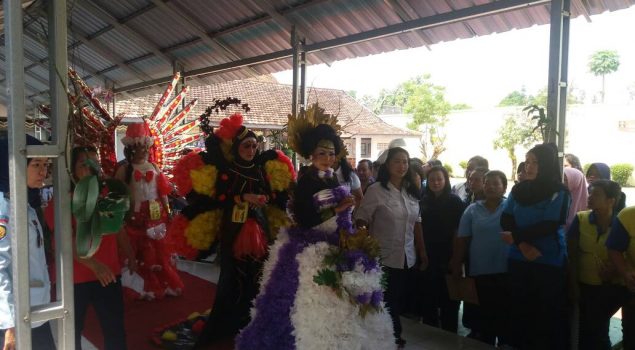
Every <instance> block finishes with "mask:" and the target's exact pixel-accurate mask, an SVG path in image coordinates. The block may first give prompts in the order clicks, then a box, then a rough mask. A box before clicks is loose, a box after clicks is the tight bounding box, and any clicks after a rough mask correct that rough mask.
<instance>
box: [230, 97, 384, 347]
mask: <svg viewBox="0 0 635 350" xmlns="http://www.w3.org/2000/svg"><path fill="white" fill-rule="evenodd" d="M302 113H303V114H301V115H300V116H299V117H298V118H297V119H295V118H296V117H294V116H290V117H289V139H290V142H289V143H290V145H291V146H292V147H293V149H294V150H295V151H296V152H298V153H299V154H300V155H302V157H304V158H306V159H310V160H311V165H310V166H309V167H308V169H307V170H306V172H305V173H304V175H302V177H300V178H299V180H298V184H297V186H296V188H295V190H294V195H293V205H292V206H291V207H292V214H293V218H294V220H295V225H294V226H291V227H289V228H288V229H286V230H281V231H280V233H279V234H278V236H277V238H276V242H275V243H274V245H273V246H272V247H271V250H270V255H269V258H268V259H267V261H266V262H265V265H264V268H263V277H262V280H261V288H260V293H259V295H258V297H257V298H256V300H255V301H254V309H253V310H252V316H253V317H252V320H251V322H250V323H249V325H248V326H247V327H246V328H245V329H243V330H242V331H241V333H240V335H239V336H238V337H237V338H236V348H237V349H244V350H252V349H259V350H267V349H271V350H282V349H390V348H391V347H394V344H395V343H394V338H393V337H392V327H391V322H390V318H389V316H388V313H387V312H386V310H384V307H383V302H382V299H383V292H382V288H381V283H380V281H381V269H380V266H379V263H378V261H377V259H376V257H374V256H373V255H372V254H368V253H367V252H368V251H367V250H366V249H365V248H364V247H362V246H360V245H359V244H360V243H363V242H367V243H369V244H371V245H373V243H372V239H371V238H370V237H369V236H367V235H358V233H356V232H355V231H354V230H353V227H352V222H351V207H352V205H353V203H354V199H353V197H352V196H351V195H350V192H348V191H347V190H346V188H345V187H344V186H340V185H339V184H338V182H337V178H336V177H335V175H334V171H333V168H332V167H333V164H334V163H335V161H336V159H337V157H338V156H342V153H340V151H341V150H342V149H343V147H344V145H343V143H342V141H341V139H340V138H339V136H338V135H337V133H336V131H335V130H334V129H333V127H331V125H329V124H318V125H316V126H313V125H311V124H310V123H309V122H306V123H302V125H309V127H306V128H304V127H302V125H299V124H294V123H295V120H302V121H303V122H304V121H305V119H304V118H303V116H304V115H306V114H313V115H314V116H315V118H314V119H313V120H332V119H330V118H328V117H330V116H328V115H325V114H323V113H324V112H323V110H322V109H319V108H318V107H317V106H316V105H314V106H312V107H309V108H308V110H307V111H306V112H305V111H303V112H302ZM304 113H306V114H304ZM333 119H334V118H333ZM296 126H297V128H296ZM357 239H359V240H357ZM353 240H355V241H356V242H357V243H356V242H353ZM375 244H376V243H375ZM353 246H357V247H358V248H359V249H348V248H347V247H353ZM373 246H374V245H373Z"/></svg>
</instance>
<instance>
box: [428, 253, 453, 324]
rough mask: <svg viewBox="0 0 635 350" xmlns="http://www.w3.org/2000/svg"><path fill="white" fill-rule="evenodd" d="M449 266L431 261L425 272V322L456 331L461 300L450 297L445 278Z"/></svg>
mask: <svg viewBox="0 0 635 350" xmlns="http://www.w3.org/2000/svg"><path fill="white" fill-rule="evenodd" d="M446 274H447V267H442V265H439V264H433V263H431V264H430V265H429V266H428V268H427V269H426V270H425V271H424V272H423V283H424V285H425V286H426V288H425V289H424V290H423V293H422V295H421V300H422V310H421V319H422V321H423V323H425V324H427V325H430V326H432V327H437V328H438V327H440V328H442V329H444V330H446V331H448V332H453V333H456V332H457V329H458V327H459V305H460V302H458V301H455V300H452V299H450V296H449V294H448V285H447V283H446V280H445V276H446Z"/></svg>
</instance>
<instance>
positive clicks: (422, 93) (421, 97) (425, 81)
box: [373, 74, 461, 159]
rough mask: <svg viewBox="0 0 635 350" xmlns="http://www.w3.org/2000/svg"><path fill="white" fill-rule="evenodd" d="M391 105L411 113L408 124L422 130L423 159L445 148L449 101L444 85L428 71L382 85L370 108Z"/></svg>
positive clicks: (411, 127)
mask: <svg viewBox="0 0 635 350" xmlns="http://www.w3.org/2000/svg"><path fill="white" fill-rule="evenodd" d="M391 106H394V107H401V109H402V110H403V112H404V113H410V114H412V122H410V123H409V124H408V127H409V128H410V129H412V130H420V131H422V133H423V139H422V145H421V150H422V152H423V155H424V157H425V158H426V159H430V158H436V157H438V156H439V155H440V154H441V153H442V152H443V151H445V147H444V146H443V143H444V142H445V137H446V135H445V132H444V131H443V126H444V125H445V123H446V122H447V115H448V113H449V112H450V109H451V108H452V105H451V104H450V103H449V102H448V101H447V100H446V99H445V88H444V87H442V86H438V85H435V84H433V83H432V82H431V81H430V75H429V74H424V75H420V76H417V77H414V78H411V79H409V80H407V81H405V82H403V83H401V84H399V85H398V86H397V87H396V88H395V89H393V90H387V89H382V90H381V91H380V92H379V97H378V98H377V100H376V103H375V108H374V109H373V112H375V113H379V112H380V111H381V110H383V109H384V108H386V107H391ZM459 106H461V105H459ZM428 155H429V157H428Z"/></svg>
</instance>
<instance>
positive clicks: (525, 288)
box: [501, 144, 570, 349]
mask: <svg viewBox="0 0 635 350" xmlns="http://www.w3.org/2000/svg"><path fill="white" fill-rule="evenodd" d="M525 172H526V177H527V179H526V180H525V181H522V182H519V183H518V184H516V185H515V186H514V187H513V188H512V191H511V194H510V195H509V197H508V198H507V200H506V202H505V205H504V209H503V214H502V216H501V227H502V228H503V232H502V233H501V238H502V239H503V240H504V241H505V242H507V243H508V244H510V250H509V260H508V271H509V277H510V296H511V308H510V317H511V319H512V320H514V323H513V324H512V325H511V327H510V328H511V330H510V331H511V339H510V343H511V345H513V346H514V347H518V348H520V349H565V348H566V347H567V339H568V331H567V330H568V321H567V310H566V305H567V304H566V299H565V285H566V281H565V266H564V265H565V260H566V244H565V231H564V226H565V224H566V219H567V214H568V212H569V203H570V195H569V191H568V190H567V189H566V187H565V186H564V185H563V183H562V180H561V173H562V168H561V166H560V164H559V162H558V157H557V149H556V147H555V145H554V144H541V145H538V146H535V147H534V148H532V149H531V150H529V152H527V154H526V156H525Z"/></svg>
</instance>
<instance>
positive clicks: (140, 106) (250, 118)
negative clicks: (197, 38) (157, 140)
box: [116, 80, 420, 136]
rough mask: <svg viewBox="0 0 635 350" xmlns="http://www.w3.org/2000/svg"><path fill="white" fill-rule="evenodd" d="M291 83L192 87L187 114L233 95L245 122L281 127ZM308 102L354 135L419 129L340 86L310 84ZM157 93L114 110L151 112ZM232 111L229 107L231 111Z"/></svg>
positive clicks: (119, 104)
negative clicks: (399, 123)
mask: <svg viewBox="0 0 635 350" xmlns="http://www.w3.org/2000/svg"><path fill="white" fill-rule="evenodd" d="M291 95H292V87H291V85H283V84H276V83H268V82H261V81H252V80H236V81H230V82H224V83H219V84H214V85H206V86H197V87H192V88H191V90H190V92H189V93H188V99H190V100H191V99H194V98H198V99H199V102H198V105H197V106H196V107H195V108H194V109H193V110H192V112H190V114H189V117H190V118H194V117H198V116H199V115H201V114H202V113H203V112H204V111H205V108H206V107H207V106H209V105H212V104H213V102H212V101H213V100H214V99H215V98H221V99H222V98H226V97H237V98H239V99H240V100H241V101H242V103H247V104H249V107H250V108H251V110H250V111H249V112H248V113H243V116H244V117H245V124H246V125H247V126H249V127H251V128H257V129H281V128H283V127H284V125H285V124H286V122H287V115H288V114H289V113H291ZM307 96H308V103H309V104H311V103H314V102H318V103H319V104H320V106H322V108H324V109H325V110H326V112H327V113H331V114H335V115H337V116H338V120H339V123H340V125H342V128H343V130H344V132H345V134H347V136H355V135H398V136H418V135H420V133H418V132H416V131H412V130H405V129H401V128H398V127H395V126H392V125H389V124H387V123H385V122H384V121H382V120H381V119H380V118H379V117H377V116H376V115H375V114H374V113H373V112H372V111H370V110H368V109H367V108H365V107H364V106H362V105H360V104H359V103H358V102H357V101H356V100H355V99H354V98H352V97H351V96H349V95H348V94H346V92H344V91H342V90H335V89H322V88H310V89H307ZM159 98H160V95H159V94H155V95H149V96H146V97H138V98H133V99H129V100H123V101H117V102H116V113H117V114H119V113H122V112H123V113H126V114H127V116H129V117H132V116H137V117H141V116H145V115H149V114H150V113H152V110H153V109H154V106H155V104H156V103H157V101H159ZM232 112H233V111H232ZM227 115H229V113H225V114H223V113H221V114H220V115H218V116H217V117H216V118H214V122H215V124H216V125H218V122H219V121H220V119H222V118H223V117H225V116H227Z"/></svg>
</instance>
